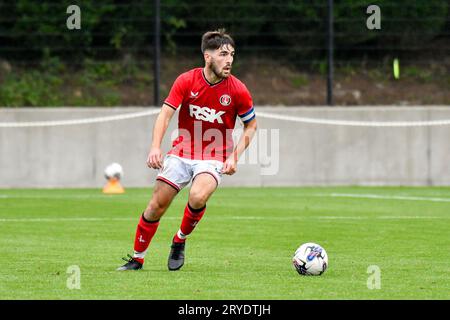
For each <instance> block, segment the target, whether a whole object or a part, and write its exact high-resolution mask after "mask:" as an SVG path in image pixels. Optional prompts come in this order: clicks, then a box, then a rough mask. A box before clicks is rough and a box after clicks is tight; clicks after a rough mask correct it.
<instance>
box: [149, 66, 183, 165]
mask: <svg viewBox="0 0 450 320" xmlns="http://www.w3.org/2000/svg"><path fill="white" fill-rule="evenodd" d="M187 76H188V75H187V73H183V74H181V75H180V76H178V78H177V79H176V80H175V82H174V83H173V85H172V88H171V89H170V92H169V95H168V97H167V98H166V100H165V101H164V104H163V106H162V108H161V112H160V113H159V115H158V117H157V118H156V121H155V126H154V127H153V138H152V146H151V148H150V153H149V154H148V157H147V165H148V166H149V167H150V168H153V169H160V168H161V167H162V164H163V156H162V151H161V142H162V139H163V137H164V134H165V133H166V130H167V127H168V126H169V122H170V119H172V117H173V115H174V113H175V111H176V109H178V108H179V107H180V105H181V103H182V102H183V98H184V96H185V94H186V88H187V87H186V85H187V81H188V80H187Z"/></svg>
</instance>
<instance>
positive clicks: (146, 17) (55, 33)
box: [0, 0, 450, 188]
mask: <svg viewBox="0 0 450 320" xmlns="http://www.w3.org/2000/svg"><path fill="white" fill-rule="evenodd" d="M449 8H450V2H449V1H448V0H428V1H422V0H421V1H419V0H399V1H388V0H380V1H377V2H376V3H373V2H372V1H362V0H348V1H340V0H334V1H332V0H322V1H312V0H296V1H257V0H241V1H204V0H198V1H195V2H192V1H187V0H164V1H159V0H141V1H119V0H98V1H75V0H71V1H66V0H62V1H49V0H41V1H30V0H17V1H5V0H0V106H1V107H0V187H5V188H9V187H100V186H102V185H103V183H104V182H105V180H104V177H103V170H104V168H105V167H106V166H107V165H108V164H110V163H112V162H117V163H119V164H121V165H122V166H123V169H124V173H125V174H124V177H123V183H124V185H125V186H149V185H152V184H153V183H154V178H155V176H156V171H155V170H149V169H148V168H147V166H146V164H145V160H146V157H147V154H148V150H149V145H150V141H151V132H152V127H153V122H154V119H155V117H154V116H155V114H156V113H157V112H158V109H159V107H160V106H161V103H162V101H163V100H164V99H165V97H166V95H167V94H168V92H169V90H170V88H171V85H172V83H173V81H174V80H175V78H176V77H177V76H178V75H179V74H180V73H182V72H185V71H187V70H189V69H191V68H194V67H199V66H203V64H204V62H203V56H202V54H201V51H200V43H201V36H202V34H203V33H204V32H206V31H208V30H216V29H218V28H226V30H227V31H228V32H230V33H231V35H232V36H233V37H234V38H235V42H236V56H235V61H234V68H233V73H234V74H235V75H237V76H238V77H239V78H240V79H241V80H243V82H244V83H245V84H246V85H247V87H248V88H249V89H250V92H251V93H252V96H253V99H254V104H255V107H256V114H257V117H258V124H259V128H260V130H259V133H258V136H257V138H258V139H257V140H255V142H254V143H252V147H254V148H256V150H253V151H254V154H256V160H255V159H253V160H252V161H246V163H244V164H242V165H241V168H242V169H240V170H239V171H238V173H237V174H236V175H235V176H233V178H230V179H228V177H227V178H226V179H224V182H223V183H224V185H248V186H279V185H288V186H292V185H450V148H449V145H448V137H449V136H450V126H449V124H450V120H449V119H450V108H449V106H450V90H449V88H450V72H449V67H450V54H449V53H450V19H449V17H450V9H449ZM76 9H78V10H79V11H78V13H77V11H76ZM377 10H378V11H377ZM77 15H78V21H77V18H76V17H77ZM279 116H284V117H285V118H284V119H281V120H280V118H279ZM305 118H307V119H313V121H312V122H311V121H305ZM119 120H120V121H119ZM339 120H344V122H345V121H349V120H353V121H356V122H357V125H349V124H348V123H344V124H343V123H339ZM330 121H331V122H330ZM399 122H400V123H399ZM175 129H176V121H172V123H171V126H170V127H169V134H167V135H166V137H165V140H164V148H163V151H165V152H167V151H168V150H169V148H170V141H171V138H172V139H174V136H170V134H171V133H173V132H174V131H173V130H175ZM264 130H265V131H264ZM271 139H272V140H271ZM293 155H295V156H293ZM264 166H268V167H271V168H273V169H274V170H272V171H271V172H272V173H271V174H270V175H265V174H263V173H262V171H263V169H264Z"/></svg>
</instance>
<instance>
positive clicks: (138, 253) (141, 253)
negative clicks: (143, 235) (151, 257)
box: [133, 249, 148, 259]
mask: <svg viewBox="0 0 450 320" xmlns="http://www.w3.org/2000/svg"><path fill="white" fill-rule="evenodd" d="M147 250H148V249H146V250H145V251H143V252H137V251H135V252H134V254H133V258H139V259H144V258H145V255H146V254H147Z"/></svg>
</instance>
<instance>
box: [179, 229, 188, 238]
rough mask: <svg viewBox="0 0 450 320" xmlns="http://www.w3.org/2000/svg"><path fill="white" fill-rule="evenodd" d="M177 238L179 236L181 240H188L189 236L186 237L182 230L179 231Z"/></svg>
mask: <svg viewBox="0 0 450 320" xmlns="http://www.w3.org/2000/svg"><path fill="white" fill-rule="evenodd" d="M177 236H178V238H180V239H181V240H184V239H186V238H187V235H185V234H184V233H183V232H181V229H179V230H178V232H177Z"/></svg>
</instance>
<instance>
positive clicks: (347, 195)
mask: <svg viewBox="0 0 450 320" xmlns="http://www.w3.org/2000/svg"><path fill="white" fill-rule="evenodd" d="M313 196H319V197H320V196H328V197H333V198H339V197H342V198H363V199H382V200H407V201H431V202H450V198H428V197H410V196H381V195H377V194H352V193H331V194H316V195H313Z"/></svg>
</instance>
